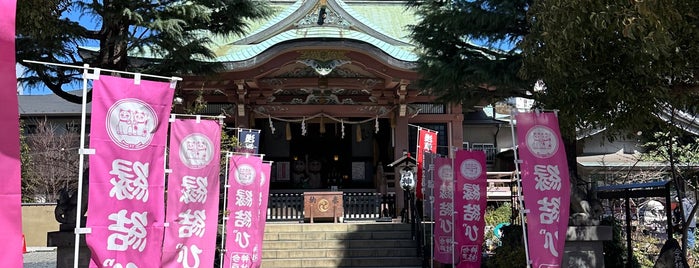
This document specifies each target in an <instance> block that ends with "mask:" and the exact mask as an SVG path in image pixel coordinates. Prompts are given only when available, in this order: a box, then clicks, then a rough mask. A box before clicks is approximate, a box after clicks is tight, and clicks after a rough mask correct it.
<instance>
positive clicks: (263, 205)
mask: <svg viewBox="0 0 699 268" xmlns="http://www.w3.org/2000/svg"><path fill="white" fill-rule="evenodd" d="M271 172H272V162H269V161H262V167H261V169H260V191H259V192H260V209H259V213H260V215H259V219H258V223H257V231H258V234H257V235H258V236H257V241H255V243H256V244H255V246H257V247H258V248H259V252H260V253H259V254H260V258H258V259H257V261H256V262H255V263H254V264H253V267H260V266H261V265H262V258H261V256H262V242H263V241H262V240H263V239H264V235H265V225H266V224H267V204H268V201H269V182H270V181H269V178H270V177H269V176H270V174H271Z"/></svg>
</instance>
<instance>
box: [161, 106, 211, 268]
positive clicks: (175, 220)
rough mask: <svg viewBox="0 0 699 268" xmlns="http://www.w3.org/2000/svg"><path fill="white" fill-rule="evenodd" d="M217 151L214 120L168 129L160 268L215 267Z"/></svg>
mask: <svg viewBox="0 0 699 268" xmlns="http://www.w3.org/2000/svg"><path fill="white" fill-rule="evenodd" d="M220 147H221V126H220V125H219V124H218V121H213V120H195V119H186V120H182V119H175V120H174V121H173V122H172V124H171V125H170V157H169V165H170V169H171V170H172V172H171V173H170V174H169V176H168V187H167V211H166V214H165V215H166V216H165V217H166V222H167V227H166V228H165V238H164V240H163V241H164V242H163V264H162V267H182V268H194V267H214V257H215V255H216V232H217V231H218V201H219V188H220V187H219V172H220V163H221V148H220Z"/></svg>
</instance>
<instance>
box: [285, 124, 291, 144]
mask: <svg viewBox="0 0 699 268" xmlns="http://www.w3.org/2000/svg"><path fill="white" fill-rule="evenodd" d="M286 140H288V141H290V140H291V125H289V122H286Z"/></svg>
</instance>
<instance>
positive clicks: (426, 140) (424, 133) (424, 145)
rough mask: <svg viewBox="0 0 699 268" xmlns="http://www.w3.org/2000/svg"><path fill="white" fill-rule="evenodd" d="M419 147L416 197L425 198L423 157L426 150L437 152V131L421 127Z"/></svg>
mask: <svg viewBox="0 0 699 268" xmlns="http://www.w3.org/2000/svg"><path fill="white" fill-rule="evenodd" d="M417 142H418V143H417V145H418V149H417V152H416V154H417V155H416V156H415V157H416V158H415V161H416V162H417V185H416V186H415V198H417V199H424V197H425V193H423V192H422V191H423V190H422V188H423V185H422V184H423V181H424V179H423V173H424V171H423V164H422V162H423V160H424V159H423V158H424V156H425V152H430V153H437V132H434V131H430V130H428V129H424V128H420V130H419V131H418V141H417Z"/></svg>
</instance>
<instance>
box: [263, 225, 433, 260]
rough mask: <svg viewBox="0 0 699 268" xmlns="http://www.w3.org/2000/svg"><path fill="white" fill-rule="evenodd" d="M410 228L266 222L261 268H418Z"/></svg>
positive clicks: (408, 226)
mask: <svg viewBox="0 0 699 268" xmlns="http://www.w3.org/2000/svg"><path fill="white" fill-rule="evenodd" d="M421 261H422V259H421V258H420V257H418V256H417V249H416V243H415V241H414V240H413V239H412V235H411V233H410V225H408V224H402V223H373V222H372V223H267V225H266V227H265V236H264V244H263V251H262V267H263V268H280V267H285V268H287V267H288V268H291V267H405V268H419V267H422V265H421Z"/></svg>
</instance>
